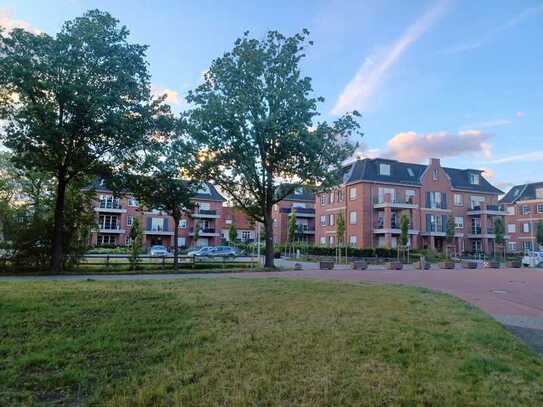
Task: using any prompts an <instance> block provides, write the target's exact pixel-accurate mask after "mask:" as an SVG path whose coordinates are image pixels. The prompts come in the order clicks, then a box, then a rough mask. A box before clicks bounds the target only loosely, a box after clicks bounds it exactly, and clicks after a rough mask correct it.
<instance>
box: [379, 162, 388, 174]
mask: <svg viewBox="0 0 543 407" xmlns="http://www.w3.org/2000/svg"><path fill="white" fill-rule="evenodd" d="M379 174H381V175H390V164H379Z"/></svg>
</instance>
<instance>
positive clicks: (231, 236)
mask: <svg viewBox="0 0 543 407" xmlns="http://www.w3.org/2000/svg"><path fill="white" fill-rule="evenodd" d="M237 238H238V231H237V229H236V225H234V224H233V223H232V224H231V225H230V227H229V228H228V241H229V243H230V244H235V243H236V240H237Z"/></svg>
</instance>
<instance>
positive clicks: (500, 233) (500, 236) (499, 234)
mask: <svg viewBox="0 0 543 407" xmlns="http://www.w3.org/2000/svg"><path fill="white" fill-rule="evenodd" d="M494 234H495V235H496V240H495V241H496V244H498V245H502V244H504V243H505V225H504V224H503V220H502V218H500V217H497V218H496V219H495V220H494Z"/></svg>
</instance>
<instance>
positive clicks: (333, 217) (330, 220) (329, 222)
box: [328, 213, 336, 226]
mask: <svg viewBox="0 0 543 407" xmlns="http://www.w3.org/2000/svg"><path fill="white" fill-rule="evenodd" d="M328 224H329V225H330V226H334V225H335V224H336V217H335V215H334V214H333V213H331V214H330V216H329V220H328Z"/></svg>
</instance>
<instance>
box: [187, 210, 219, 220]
mask: <svg viewBox="0 0 543 407" xmlns="http://www.w3.org/2000/svg"><path fill="white" fill-rule="evenodd" d="M192 217H193V218H198V219H218V218H219V215H217V211H216V210H215V209H195V210H194V211H193V212H192Z"/></svg>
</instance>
